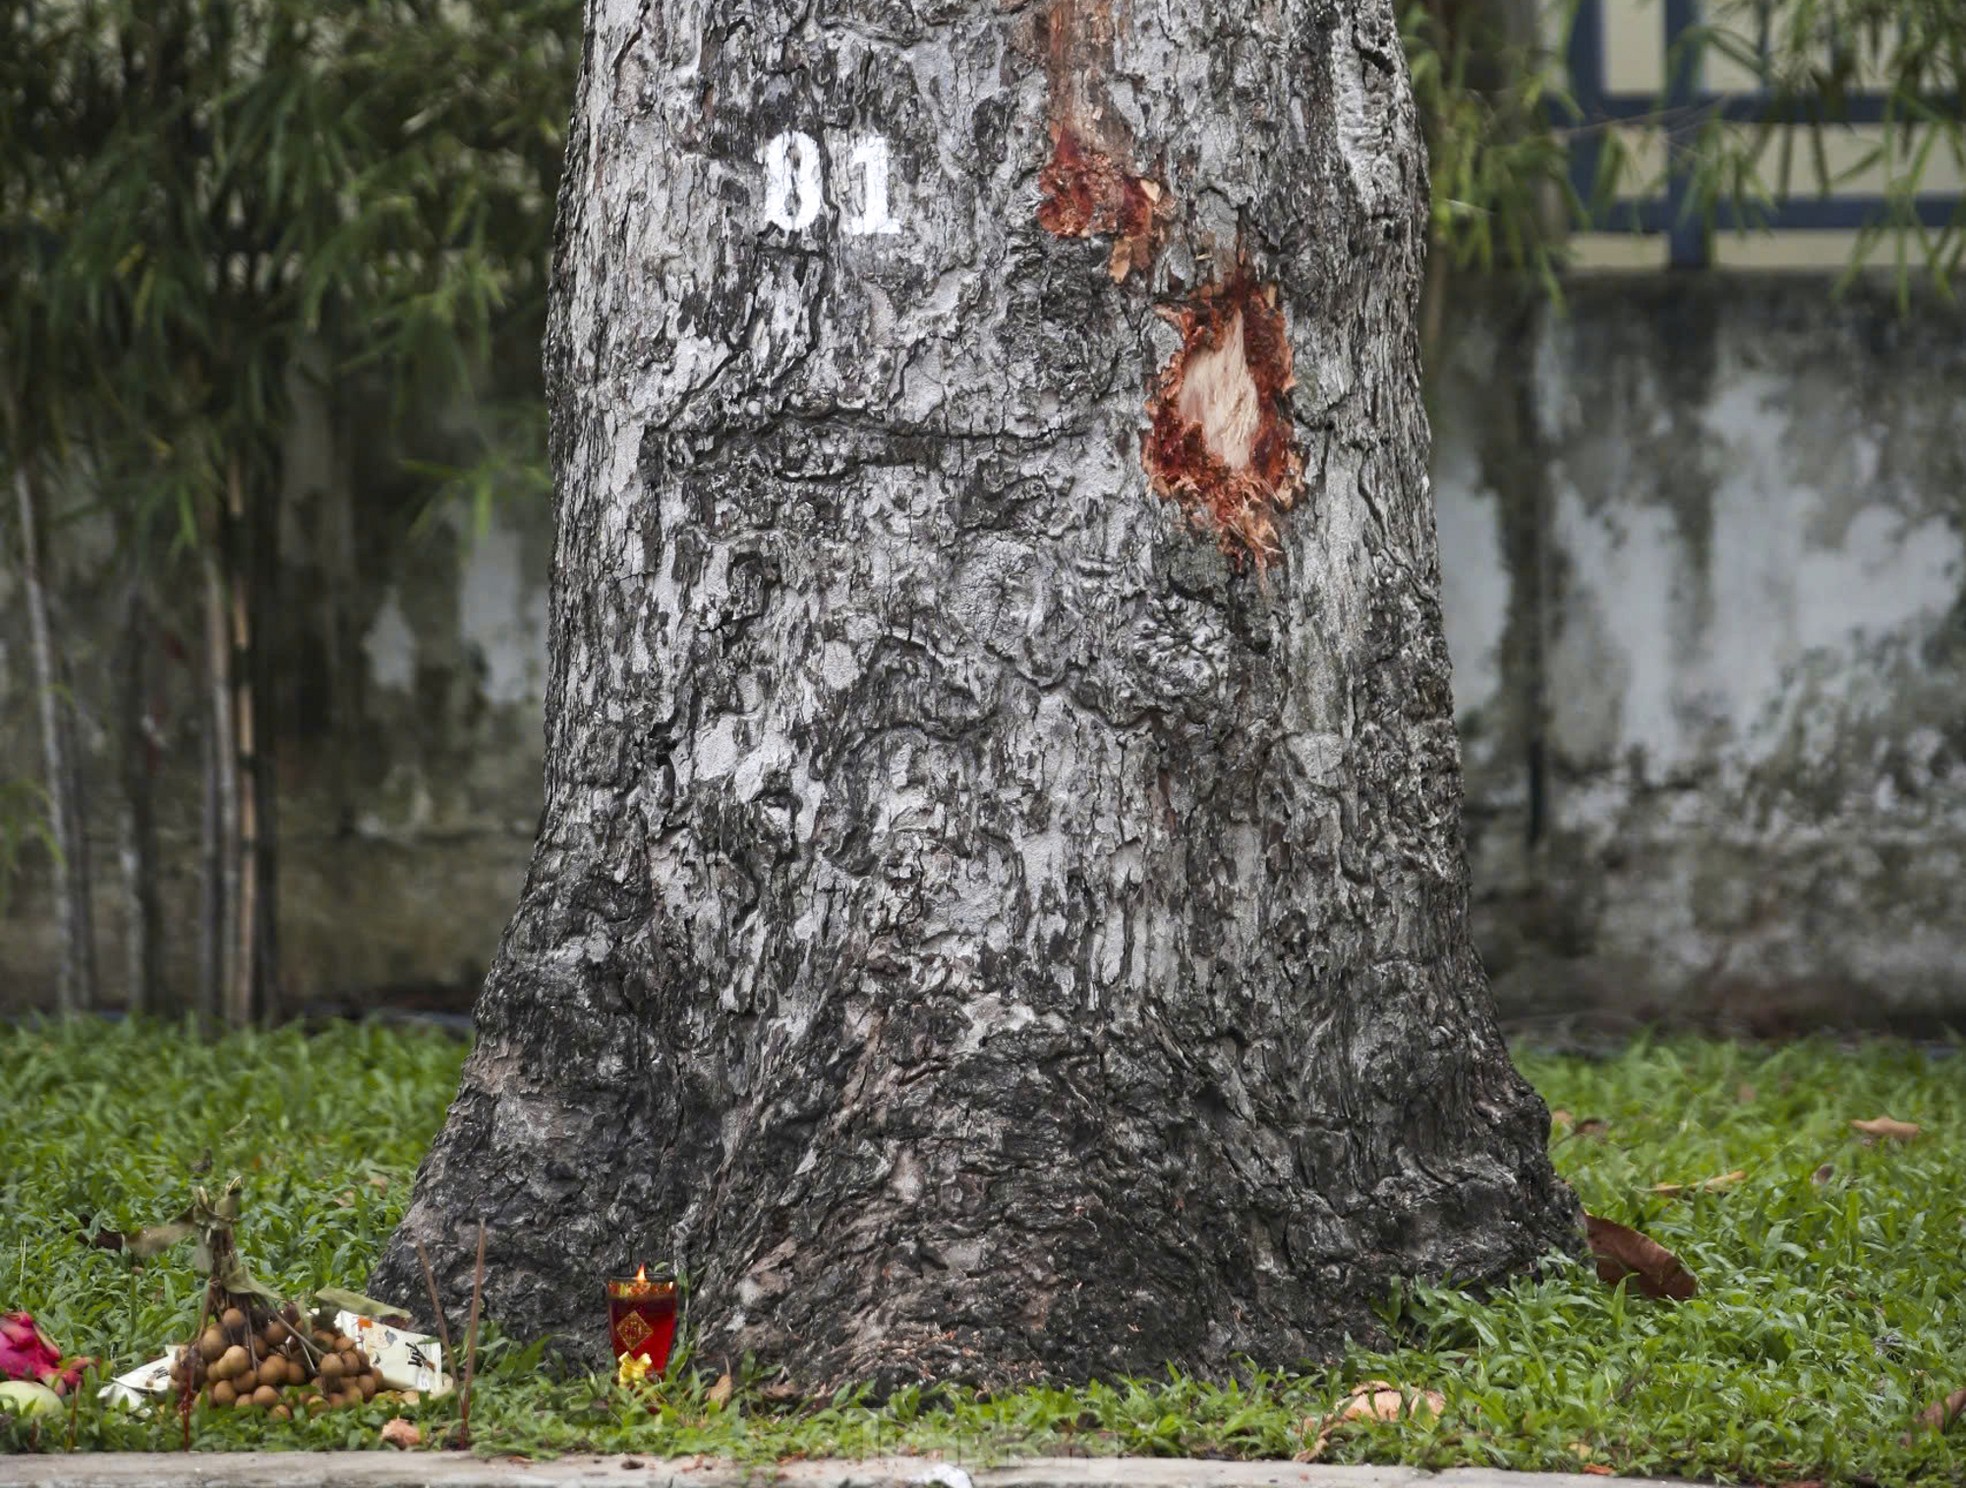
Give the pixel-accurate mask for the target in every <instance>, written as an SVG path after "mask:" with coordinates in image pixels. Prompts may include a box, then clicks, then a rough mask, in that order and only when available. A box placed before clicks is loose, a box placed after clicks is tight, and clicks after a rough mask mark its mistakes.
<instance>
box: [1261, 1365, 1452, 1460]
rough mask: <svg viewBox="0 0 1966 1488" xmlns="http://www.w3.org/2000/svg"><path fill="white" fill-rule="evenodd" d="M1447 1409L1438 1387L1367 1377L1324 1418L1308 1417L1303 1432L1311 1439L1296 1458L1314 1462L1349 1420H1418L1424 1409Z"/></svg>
mask: <svg viewBox="0 0 1966 1488" xmlns="http://www.w3.org/2000/svg"><path fill="white" fill-rule="evenodd" d="M1446 1409H1447V1397H1446V1396H1445V1395H1443V1394H1441V1393H1440V1391H1438V1390H1413V1389H1405V1388H1402V1387H1400V1386H1399V1385H1395V1384H1393V1383H1391V1382H1390V1381H1388V1380H1367V1381H1366V1382H1365V1383H1364V1384H1362V1385H1354V1386H1353V1387H1352V1393H1351V1394H1349V1395H1347V1396H1346V1397H1345V1398H1344V1399H1343V1400H1342V1401H1340V1402H1339V1404H1338V1408H1337V1409H1336V1410H1335V1411H1333V1412H1332V1413H1331V1414H1330V1415H1328V1416H1326V1417H1324V1418H1323V1419H1322V1420H1320V1419H1319V1418H1318V1417H1316V1416H1309V1417H1306V1418H1305V1421H1304V1425H1303V1432H1304V1434H1305V1435H1306V1436H1308V1437H1311V1440H1310V1441H1309V1442H1308V1443H1306V1445H1305V1447H1304V1450H1303V1451H1301V1452H1299V1453H1298V1454H1297V1456H1296V1457H1295V1459H1294V1460H1295V1461H1298V1462H1315V1461H1316V1460H1317V1458H1318V1455H1319V1454H1320V1453H1322V1452H1323V1451H1324V1448H1325V1444H1326V1443H1327V1442H1329V1441H1330V1440H1331V1434H1332V1432H1334V1431H1336V1430H1337V1429H1338V1428H1339V1427H1340V1426H1342V1425H1344V1424H1345V1423H1346V1422H1347V1421H1398V1420H1402V1419H1405V1418H1407V1417H1412V1418H1415V1419H1417V1418H1418V1417H1419V1416H1420V1414H1421V1413H1422V1411H1424V1412H1425V1413H1426V1414H1428V1415H1433V1416H1438V1415H1439V1414H1440V1413H1441V1412H1442V1411H1444V1410H1446Z"/></svg>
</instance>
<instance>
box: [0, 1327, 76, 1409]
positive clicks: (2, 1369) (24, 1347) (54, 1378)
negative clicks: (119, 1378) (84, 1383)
mask: <svg viewBox="0 0 1966 1488" xmlns="http://www.w3.org/2000/svg"><path fill="white" fill-rule="evenodd" d="M91 1362H93V1361H91V1360H88V1359H71V1360H69V1362H68V1364H67V1365H66V1366H64V1365H63V1364H62V1361H61V1351H60V1350H59V1349H57V1348H56V1347H55V1346H54V1345H53V1344H52V1343H50V1342H48V1338H47V1335H46V1334H45V1333H43V1332H42V1331H41V1330H40V1328H38V1327H37V1326H35V1322H34V1319H33V1318H31V1317H29V1316H28V1315H27V1314H26V1313H24V1312H8V1313H0V1380H35V1381H38V1382H39V1383H41V1384H44V1385H52V1386H53V1387H54V1388H55V1390H56V1391H57V1392H60V1393H66V1392H67V1391H68V1390H70V1389H72V1388H73V1387H74V1386H75V1385H77V1384H79V1383H80V1382H81V1379H82V1369H83V1366H85V1365H87V1364H89V1363H91Z"/></svg>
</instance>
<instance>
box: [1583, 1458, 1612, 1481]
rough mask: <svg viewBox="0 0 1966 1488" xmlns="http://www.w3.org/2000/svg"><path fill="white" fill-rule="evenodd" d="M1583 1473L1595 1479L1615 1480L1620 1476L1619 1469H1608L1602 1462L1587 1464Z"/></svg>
mask: <svg viewBox="0 0 1966 1488" xmlns="http://www.w3.org/2000/svg"><path fill="white" fill-rule="evenodd" d="M1582 1471H1584V1472H1587V1473H1589V1474H1590V1475H1591V1476H1592V1477H1594V1478H1615V1477H1617V1476H1618V1469H1617V1468H1615V1467H1606V1466H1605V1465H1604V1464H1603V1463H1602V1462H1586V1463H1585V1464H1584V1465H1583V1468H1582Z"/></svg>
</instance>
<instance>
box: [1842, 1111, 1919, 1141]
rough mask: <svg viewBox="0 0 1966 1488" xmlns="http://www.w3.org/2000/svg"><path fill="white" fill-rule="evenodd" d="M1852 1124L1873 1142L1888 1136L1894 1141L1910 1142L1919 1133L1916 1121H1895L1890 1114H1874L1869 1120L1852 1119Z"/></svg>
mask: <svg viewBox="0 0 1966 1488" xmlns="http://www.w3.org/2000/svg"><path fill="white" fill-rule="evenodd" d="M1850 1125H1851V1126H1853V1127H1855V1128H1856V1129H1857V1130H1858V1131H1860V1132H1862V1133H1863V1134H1864V1135H1865V1136H1867V1137H1869V1138H1870V1139H1871V1140H1872V1141H1873V1142H1878V1141H1883V1140H1885V1139H1887V1138H1888V1139H1889V1140H1891V1141H1893V1142H1909V1141H1910V1140H1911V1139H1912V1138H1913V1137H1915V1136H1917V1135H1918V1127H1917V1125H1916V1124H1915V1123H1913V1122H1910V1121H1894V1120H1892V1119H1891V1118H1890V1117H1889V1116H1873V1117H1871V1118H1870V1120H1868V1121H1852V1122H1851V1123H1850Z"/></svg>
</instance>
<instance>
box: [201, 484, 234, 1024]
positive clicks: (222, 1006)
mask: <svg viewBox="0 0 1966 1488" xmlns="http://www.w3.org/2000/svg"><path fill="white" fill-rule="evenodd" d="M219 525H220V526H221V527H222V526H223V524H222V523H220V524H219ZM199 571H200V576H201V578H202V581H203V583H202V588H203V598H204V602H205V606H204V607H205V666H204V677H203V681H204V684H205V729H204V769H205V797H204V811H203V813H202V815H201V817H200V833H199V845H200V854H199V858H200V872H199V917H198V1016H199V1018H200V1020H201V1021H202V1022H203V1023H204V1025H205V1026H206V1027H207V1028H214V1027H216V1026H217V1025H218V1022H219V1020H220V1019H221V1018H224V1019H226V1020H227V1021H228V1022H230V1021H231V1014H232V988H233V985H234V978H233V974H232V967H233V946H234V941H233V938H232V930H233V927H234V926H235V925H236V924H237V910H238V903H239V850H238V849H239V770H238V756H237V754H236V752H235V745H236V743H237V740H236V738H235V737H234V734H233V728H232V634H231V629H230V626H229V624H228V621H227V610H228V605H227V600H226V586H225V572H224V568H223V567H222V565H221V562H220V558H219V554H218V550H217V546H216V540H215V539H214V537H213V535H212V533H211V532H210V531H208V532H207V533H206V542H205V548H204V551H203V552H202V553H201V554H200V555H199Z"/></svg>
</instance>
